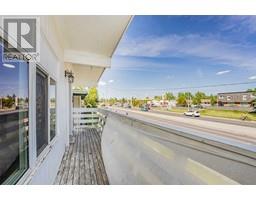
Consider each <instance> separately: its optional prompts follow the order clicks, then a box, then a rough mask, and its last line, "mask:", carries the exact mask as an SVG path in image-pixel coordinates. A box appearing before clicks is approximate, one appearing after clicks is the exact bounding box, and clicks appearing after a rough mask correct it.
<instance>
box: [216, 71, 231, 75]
mask: <svg viewBox="0 0 256 200" xmlns="http://www.w3.org/2000/svg"><path fill="white" fill-rule="evenodd" d="M229 72H231V70H224V71H219V72H217V73H216V75H222V74H227V73H229Z"/></svg>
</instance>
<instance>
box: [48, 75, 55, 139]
mask: <svg viewBox="0 0 256 200" xmlns="http://www.w3.org/2000/svg"><path fill="white" fill-rule="evenodd" d="M49 96H50V139H51V140H52V139H53V138H54V137H55V135H56V82H55V80H53V79H50V87H49Z"/></svg>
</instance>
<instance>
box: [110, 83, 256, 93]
mask: <svg viewBox="0 0 256 200" xmlns="http://www.w3.org/2000/svg"><path fill="white" fill-rule="evenodd" d="M253 83H256V81H249V82H238V83H222V84H213V85H201V86H191V87H172V88H114V87H111V89H114V90H122V91H127V90H147V91H162V90H187V89H200V88H211V87H223V86H233V85H249V84H253Z"/></svg>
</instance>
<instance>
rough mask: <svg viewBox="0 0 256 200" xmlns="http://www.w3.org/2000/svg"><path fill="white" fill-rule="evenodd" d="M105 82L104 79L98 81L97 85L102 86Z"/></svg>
mask: <svg viewBox="0 0 256 200" xmlns="http://www.w3.org/2000/svg"><path fill="white" fill-rule="evenodd" d="M106 84H107V83H106V82H105V81H99V83H98V85H99V86H104V85H106Z"/></svg>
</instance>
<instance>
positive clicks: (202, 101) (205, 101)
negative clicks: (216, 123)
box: [201, 99, 211, 107]
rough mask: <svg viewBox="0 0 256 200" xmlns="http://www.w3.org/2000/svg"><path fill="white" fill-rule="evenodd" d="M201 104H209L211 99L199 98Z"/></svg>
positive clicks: (204, 105)
mask: <svg viewBox="0 0 256 200" xmlns="http://www.w3.org/2000/svg"><path fill="white" fill-rule="evenodd" d="M201 106H203V107H208V106H211V99H201Z"/></svg>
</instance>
